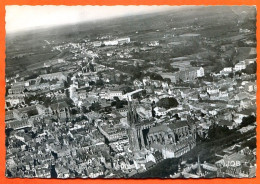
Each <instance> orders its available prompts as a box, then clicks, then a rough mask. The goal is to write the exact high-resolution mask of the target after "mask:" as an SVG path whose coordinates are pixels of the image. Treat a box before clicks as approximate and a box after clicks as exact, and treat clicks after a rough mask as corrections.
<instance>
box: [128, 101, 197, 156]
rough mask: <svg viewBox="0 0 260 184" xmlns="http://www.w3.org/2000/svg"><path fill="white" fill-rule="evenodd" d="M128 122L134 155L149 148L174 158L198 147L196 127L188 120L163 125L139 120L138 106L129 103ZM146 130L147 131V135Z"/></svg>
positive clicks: (131, 148)
mask: <svg viewBox="0 0 260 184" xmlns="http://www.w3.org/2000/svg"><path fill="white" fill-rule="evenodd" d="M127 121H128V124H129V129H128V137H129V145H130V150H131V151H132V152H134V153H137V152H141V151H142V150H145V148H147V149H152V150H158V151H160V152H161V153H162V154H163V156H164V158H173V157H180V156H182V155H183V154H185V153H187V152H189V151H190V150H191V149H192V148H194V147H195V146H196V126H195V124H194V123H191V122H189V121H188V120H186V121H174V122H173V121H171V122H164V123H162V124H155V123H154V122H150V121H148V122H146V121H144V120H141V119H140V118H139V115H138V113H137V111H136V106H135V105H133V104H132V102H130V101H129V102H128V113H127ZM144 129H146V130H147V133H146V134H145V133H144V131H143V130H144Z"/></svg>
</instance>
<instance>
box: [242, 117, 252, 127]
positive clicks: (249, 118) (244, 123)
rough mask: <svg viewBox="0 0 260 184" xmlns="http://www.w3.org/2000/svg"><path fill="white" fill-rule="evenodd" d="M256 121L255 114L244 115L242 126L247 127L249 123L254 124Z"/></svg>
mask: <svg viewBox="0 0 260 184" xmlns="http://www.w3.org/2000/svg"><path fill="white" fill-rule="evenodd" d="M254 122H256V117H255V116H253V115H250V116H247V117H243V119H242V123H241V124H240V127H246V126H248V125H251V124H253V123H254Z"/></svg>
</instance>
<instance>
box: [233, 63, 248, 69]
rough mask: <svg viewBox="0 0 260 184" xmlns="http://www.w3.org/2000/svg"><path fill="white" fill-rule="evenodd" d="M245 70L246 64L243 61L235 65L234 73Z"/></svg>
mask: <svg viewBox="0 0 260 184" xmlns="http://www.w3.org/2000/svg"><path fill="white" fill-rule="evenodd" d="M244 69H246V63H245V61H240V62H239V63H237V64H236V65H235V67H234V71H241V70H244Z"/></svg>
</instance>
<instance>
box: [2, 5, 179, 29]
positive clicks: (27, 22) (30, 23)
mask: <svg viewBox="0 0 260 184" xmlns="http://www.w3.org/2000/svg"><path fill="white" fill-rule="evenodd" d="M5 8H6V17H5V20H6V31H7V33H9V32H16V31H21V30H28V29H33V28H36V27H49V26H54V25H62V24H70V23H77V22H82V21H89V20H98V19H106V18H113V17H120V16H127V15H133V14H143V13H149V12H156V11H165V10H169V9H173V8H177V7H171V6H49V5H48V6H17V5H12V6H6V7H5Z"/></svg>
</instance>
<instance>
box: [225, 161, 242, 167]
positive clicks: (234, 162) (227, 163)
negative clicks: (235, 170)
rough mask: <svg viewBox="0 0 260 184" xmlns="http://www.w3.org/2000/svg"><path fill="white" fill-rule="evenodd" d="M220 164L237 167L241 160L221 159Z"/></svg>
mask: <svg viewBox="0 0 260 184" xmlns="http://www.w3.org/2000/svg"><path fill="white" fill-rule="evenodd" d="M222 165H223V166H224V167H230V166H231V167H238V166H241V162H240V161H238V160H236V161H233V160H231V161H230V160H229V161H225V160H222Z"/></svg>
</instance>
